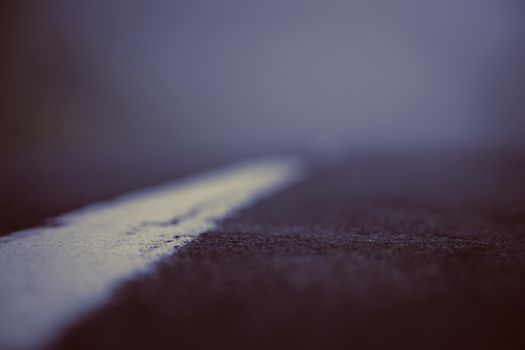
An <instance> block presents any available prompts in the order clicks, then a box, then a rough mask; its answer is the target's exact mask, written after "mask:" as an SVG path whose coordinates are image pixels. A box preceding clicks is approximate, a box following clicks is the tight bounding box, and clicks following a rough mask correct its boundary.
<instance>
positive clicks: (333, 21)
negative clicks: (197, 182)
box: [0, 0, 525, 233]
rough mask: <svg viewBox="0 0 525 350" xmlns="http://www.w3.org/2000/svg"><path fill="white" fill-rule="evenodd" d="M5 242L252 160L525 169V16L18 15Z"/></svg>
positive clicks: (119, 10) (185, 9)
mask: <svg viewBox="0 0 525 350" xmlns="http://www.w3.org/2000/svg"><path fill="white" fill-rule="evenodd" d="M0 44H1V48H2V54H1V55H0V72H1V77H2V79H0V98H1V104H0V113H1V114H0V115H1V124H0V160H1V169H2V170H1V176H0V180H1V187H0V190H1V191H2V193H1V201H0V210H1V211H2V213H3V214H2V222H1V224H0V233H7V232H8V231H10V230H14V229H18V228H22V227H26V226H31V225H35V224H38V223H40V222H41V221H42V219H43V218H45V217H49V216H52V215H56V214H58V213H60V212H62V211H64V210H69V209H71V208H74V207H78V206H81V205H84V204H86V203H89V202H90V201H94V200H102V199H105V198H109V197H111V196H114V195H116V194H118V193H121V192H123V191H128V190H131V189H135V188H140V187H142V186H147V185H152V184H155V183H157V182H161V181H165V180H169V179H171V178H174V177H178V176H182V175H185V174H190V173H191V172H193V171H197V170H201V169H204V168H207V167H209V166H213V165H216V164H221V163H223V162H226V161H230V160H234V159H237V158H240V157H245V156H251V155H262V154H274V153H301V154H307V155H310V156H311V157H314V158H317V159H321V160H323V159H332V158H336V157H340V156H347V155H365V154H386V153H388V154H413V153H420V154H436V152H437V153H440V154H462V153H469V154H481V155H487V156H488V155H493V156H495V157H506V156H507V155H511V156H512V157H518V158H520V157H522V155H523V154H525V138H524V135H525V134H524V133H525V115H524V114H525V3H523V1H521V0H439V1H437V0H344V1H343V0H316V1H314V0H264V1H263V0H258V1H256V0H221V1H213V0H172V1H167V0H166V1H163V0H150V1H145V0H144V1H138V0H111V1H108V0H91V1H80V0H78V1H72V0H57V1H53V0H49V1H37V0H3V1H2V2H1V4H0Z"/></svg>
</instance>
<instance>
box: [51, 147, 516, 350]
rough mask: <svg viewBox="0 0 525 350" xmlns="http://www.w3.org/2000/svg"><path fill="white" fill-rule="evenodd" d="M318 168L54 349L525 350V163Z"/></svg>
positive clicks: (74, 327)
mask: <svg viewBox="0 0 525 350" xmlns="http://www.w3.org/2000/svg"><path fill="white" fill-rule="evenodd" d="M523 165H524V163H523V162H521V161H520V160H516V159H510V158H509V159H507V158H505V159H504V158H502V157H497V158H492V159H487V158H476V157H466V158H463V157H453V158H452V157H443V158H439V157H426V158H421V157H405V158H396V157H362V158H349V159H346V160H341V161H338V162H336V163H333V164H329V165H322V166H313V167H312V168H311V170H310V172H309V175H308V176H307V177H306V178H305V179H304V180H303V181H301V182H299V183H297V184H295V185H293V186H291V187H288V188H287V189H284V190H282V191H280V192H278V193H277V194H275V195H273V196H272V197H269V198H266V199H264V200H262V201H260V202H258V203H256V204H255V205H253V206H251V207H249V208H246V209H244V210H242V211H240V212H237V213H236V214H235V215H234V216H231V217H229V218H228V219H226V220H225V221H222V222H221V223H220V224H219V226H216V227H215V228H213V229H211V230H208V231H207V232H205V233H203V234H201V235H200V236H198V237H197V238H196V239H194V240H192V241H191V242H189V243H187V244H186V245H183V246H181V247H179V248H176V249H175V251H174V252H173V253H172V254H170V255H169V256H167V257H165V258H163V259H162V260H160V261H159V262H158V263H157V264H156V266H155V269H154V270H152V271H150V272H148V273H143V274H141V275H139V276H137V277H136V278H134V279H133V280H131V281H129V282H127V283H125V284H124V285H122V286H121V287H120V288H119V289H118V290H117V291H116V292H115V293H114V294H113V297H112V298H111V299H110V300H109V301H108V302H107V303H105V304H104V305H102V306H100V307H98V308H96V309H94V310H92V311H91V312H89V313H87V314H86V315H84V317H82V318H81V319H79V320H78V322H75V323H73V324H70V325H69V326H68V327H66V329H64V330H63V331H62V332H61V334H62V335H61V336H60V337H59V338H58V339H57V340H56V341H55V342H54V343H53V344H51V346H50V347H49V348H50V349H118V348H122V349H146V348H148V349H156V348H160V349H164V348H166V349H237V348H239V349H296V348H297V349H349V348H355V349H364V348H366V349H368V348H377V349H406V348H413V349H443V348H458V349H470V348H473V349H480V348H483V349H484V348H487V349H524V348H525V298H524V296H525V185H524V183H523V179H525V167H524V166H523Z"/></svg>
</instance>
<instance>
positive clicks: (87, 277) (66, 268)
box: [0, 157, 302, 349]
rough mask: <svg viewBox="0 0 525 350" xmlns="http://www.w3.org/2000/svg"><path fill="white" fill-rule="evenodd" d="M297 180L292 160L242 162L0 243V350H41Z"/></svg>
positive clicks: (298, 169)
mask: <svg viewBox="0 0 525 350" xmlns="http://www.w3.org/2000/svg"><path fill="white" fill-rule="evenodd" d="M301 176H302V166H301V163H300V161H299V160H297V159H296V158H283V157H280V158H266V159H259V160H253V161H248V162H242V163H238V164H234V165H232V166H228V167H225V168H222V169H219V170H217V171H213V172H209V173H206V174H204V175H199V176H197V177H193V178H189V179H186V180H182V181H178V182H175V183H171V184H167V185H163V186H159V187H155V188H151V189H147V190H143V191H140V192H136V193H132V194H128V195H125V196H122V197H120V198H117V199H115V200H112V201H109V202H105V203H101V204H96V205H91V206H88V207H86V208H84V209H81V210H77V211H74V212H71V213H68V214H65V215H62V216H60V217H58V218H57V223H58V224H59V225H58V227H43V228H35V229H30V230H25V231H20V232H17V233H14V234H12V235H9V236H6V237H3V238H0V348H1V349H25V348H35V347H41V346H43V345H45V344H47V343H48V342H50V341H52V340H53V339H54V337H56V336H57V335H58V334H59V332H60V330H61V329H62V328H63V327H64V326H66V325H67V324H68V323H70V322H72V321H75V320H77V319H78V318H79V317H80V316H82V314H84V313H85V312H87V311H89V310H90V309H91V308H93V307H95V306H97V305H99V304H100V303H102V302H104V301H106V300H107V299H108V298H109V297H110V295H111V293H112V291H114V290H115V288H116V287H117V286H119V285H120V284H121V283H122V282H123V281H124V280H126V279H127V278H130V277H131V276H133V275H134V274H135V273H137V272H144V271H145V270H146V269H147V268H150V267H151V266H152V263H153V262H155V261H157V260H158V259H159V258H161V257H162V256H165V255H167V254H169V253H172V252H173V250H174V249H175V248H177V247H181V246H182V245H184V244H186V243H188V242H189V241H191V240H192V239H194V238H195V237H196V236H197V235H199V234H200V233H202V232H204V231H207V230H210V229H212V228H213V227H214V226H215V224H216V222H217V221H218V220H221V219H223V218H225V217H227V216H228V215H229V214H231V213H232V212H234V211H236V210H239V209H241V208H243V207H246V206H248V205H250V204H253V203H254V202H255V201H257V200H259V199H261V198H263V197H267V196H269V195H271V194H272V193H275V192H276V191H277V190H279V189H281V188H283V187H285V186H287V185H290V184H291V183H293V182H295V181H297V180H299V179H300V178H301ZM79 186H82V184H79Z"/></svg>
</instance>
